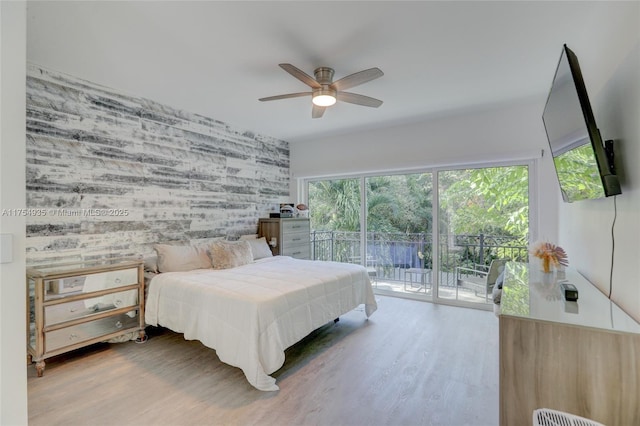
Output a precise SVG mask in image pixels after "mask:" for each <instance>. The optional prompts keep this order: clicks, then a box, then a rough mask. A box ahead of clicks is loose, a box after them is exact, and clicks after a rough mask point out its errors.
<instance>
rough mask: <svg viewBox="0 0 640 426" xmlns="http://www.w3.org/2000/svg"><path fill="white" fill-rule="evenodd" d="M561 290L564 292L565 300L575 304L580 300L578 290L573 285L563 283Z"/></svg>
mask: <svg viewBox="0 0 640 426" xmlns="http://www.w3.org/2000/svg"><path fill="white" fill-rule="evenodd" d="M560 289H561V290H562V295H563V296H564V299H565V300H567V301H569V302H575V301H576V300H578V289H577V288H576V286H575V285H573V284H571V283H562V284H560Z"/></svg>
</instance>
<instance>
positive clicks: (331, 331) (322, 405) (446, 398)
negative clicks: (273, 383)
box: [27, 296, 498, 426]
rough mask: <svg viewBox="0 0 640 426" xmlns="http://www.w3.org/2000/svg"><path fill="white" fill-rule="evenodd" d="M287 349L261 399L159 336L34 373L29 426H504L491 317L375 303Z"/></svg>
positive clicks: (82, 354)
mask: <svg viewBox="0 0 640 426" xmlns="http://www.w3.org/2000/svg"><path fill="white" fill-rule="evenodd" d="M377 300H378V311H377V312H375V313H374V314H373V315H372V316H371V318H370V319H369V320H366V317H365V315H364V313H363V312H362V310H355V311H352V312H350V313H348V314H347V315H344V316H342V317H341V318H340V322H338V323H337V324H333V323H331V324H328V325H326V326H324V327H322V328H320V329H318V330H316V331H315V332H313V333H312V334H311V335H310V336H308V337H307V338H305V339H304V340H303V341H302V342H300V343H298V344H296V345H294V346H293V347H291V348H289V349H288V350H287V352H286V362H285V365H284V366H283V367H282V368H281V369H280V370H279V371H277V372H276V373H275V374H274V375H273V376H274V377H275V378H276V380H277V383H278V385H279V386H280V390H279V391H277V392H261V391H258V390H256V389H254V388H253V387H252V386H251V385H249V384H248V382H247V381H246V379H245V377H244V374H243V373H242V371H241V370H240V369H238V368H234V367H230V366H228V365H226V364H223V363H222V362H220V361H219V360H218V358H217V356H216V355H215V352H214V351H213V350H211V349H208V348H206V347H204V346H203V345H202V344H201V343H199V342H197V341H185V340H184V339H183V337H182V335H179V334H175V333H173V332H170V331H167V330H164V329H153V330H151V331H150V339H149V340H148V342H147V343H144V344H136V343H133V342H127V343H119V344H99V345H95V346H92V347H90V348H85V349H82V350H80V351H76V352H75V353H73V354H68V355H63V356H60V357H58V358H51V359H49V360H48V362H47V367H46V371H45V374H44V377H42V378H38V377H36V375H35V371H34V368H33V367H31V366H30V367H29V373H28V384H27V386H28V396H29V425H31V426H37V425H46V426H52V425H118V426H121V425H278V426H282V425H332V426H334V425H452V426H458V425H474V426H480V425H497V424H498V327H497V326H498V320H497V318H496V317H495V316H494V315H493V313H491V312H486V311H480V310H473V309H465V308H455V307H450V306H443V305H436V304H431V303H425V302H420V301H415V300H407V299H400V298H393V297H385V296H377Z"/></svg>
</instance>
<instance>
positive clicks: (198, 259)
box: [153, 244, 211, 272]
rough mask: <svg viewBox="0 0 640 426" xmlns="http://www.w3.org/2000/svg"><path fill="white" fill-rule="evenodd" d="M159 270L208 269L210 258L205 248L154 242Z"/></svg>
mask: <svg viewBox="0 0 640 426" xmlns="http://www.w3.org/2000/svg"><path fill="white" fill-rule="evenodd" d="M153 248H154V249H155V251H156V253H158V271H159V272H179V271H193V270H194V269H210V268H211V260H210V259H209V256H208V255H207V251H206V249H204V248H202V247H194V246H174V245H170V244H156V245H154V246H153Z"/></svg>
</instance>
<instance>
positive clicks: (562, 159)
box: [542, 44, 621, 203]
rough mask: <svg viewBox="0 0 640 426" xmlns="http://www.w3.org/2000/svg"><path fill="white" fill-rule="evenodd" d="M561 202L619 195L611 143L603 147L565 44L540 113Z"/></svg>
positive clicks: (575, 64) (572, 56)
mask: <svg viewBox="0 0 640 426" xmlns="http://www.w3.org/2000/svg"><path fill="white" fill-rule="evenodd" d="M542 121H543V122H544V127H545V130H546V131H547V138H548V139H549V147H550V149H551V155H552V156H553V164H554V166H555V169H556V174H557V176H558V181H559V183H560V191H561V192H562V199H563V200H564V201H566V202H568V203H571V202H574V201H579V200H588V199H595V198H603V197H609V196H611V195H617V194H620V193H621V190H620V183H619V181H618V177H617V176H616V174H615V169H614V166H613V141H607V142H606V144H603V142H602V137H601V136H600V131H599V130H598V127H597V126H596V122H595V119H594V117H593V111H592V110H591V104H590V103H589V97H588V96H587V90H586V88H585V85H584V80H583V78H582V73H581V71H580V66H579V64H578V58H577V57H576V55H575V54H574V53H573V52H572V51H571V49H569V48H568V47H567V45H566V44H565V45H564V46H563V48H562V54H561V55H560V61H559V63H558V67H557V69H556V74H555V76H554V78H553V83H552V85H551V90H550V92H549V96H548V98H547V103H546V105H545V108H544V112H543V114H542Z"/></svg>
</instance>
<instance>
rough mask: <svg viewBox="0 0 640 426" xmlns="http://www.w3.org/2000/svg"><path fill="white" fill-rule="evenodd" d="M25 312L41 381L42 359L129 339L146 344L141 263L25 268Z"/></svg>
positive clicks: (33, 359) (32, 356)
mask: <svg viewBox="0 0 640 426" xmlns="http://www.w3.org/2000/svg"><path fill="white" fill-rule="evenodd" d="M27 306H28V309H27V353H28V356H29V358H30V362H35V364H36V365H35V367H36V370H37V372H38V376H39V377H40V376H42V375H43V374H44V367H45V362H44V360H45V359H46V358H50V357H52V356H55V355H59V354H62V353H65V352H68V351H71V350H74V349H78V348H81V347H83V346H87V345H91V344H93V343H97V342H102V341H106V340H110V339H114V338H116V337H119V336H123V335H126V334H129V333H135V334H137V336H138V340H139V341H144V340H145V331H144V326H145V323H144V279H143V262H142V260H136V259H134V260H131V259H125V260H123V259H119V260H105V261H94V262H81V263H67V264H56V265H41V266H34V267H30V268H27ZM135 334H133V335H135Z"/></svg>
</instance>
